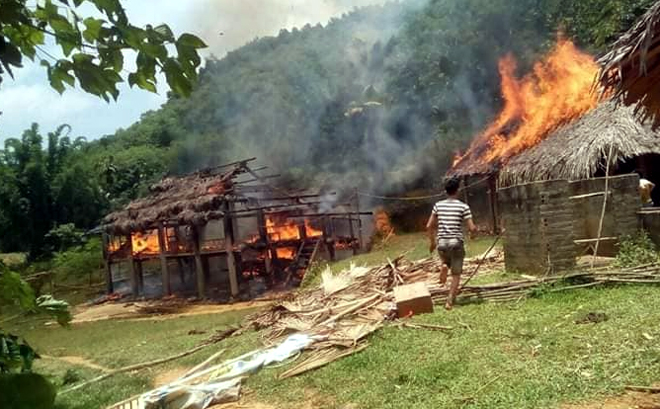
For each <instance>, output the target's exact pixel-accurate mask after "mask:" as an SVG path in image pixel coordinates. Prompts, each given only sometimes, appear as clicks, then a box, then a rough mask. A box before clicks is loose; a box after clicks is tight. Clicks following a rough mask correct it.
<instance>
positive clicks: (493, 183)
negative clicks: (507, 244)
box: [488, 175, 500, 234]
mask: <svg viewBox="0 0 660 409" xmlns="http://www.w3.org/2000/svg"><path fill="white" fill-rule="evenodd" d="M488 198H489V202H490V213H491V215H492V217H493V232H494V233H495V234H498V233H499V232H500V223H499V218H498V216H497V214H498V209H497V180H496V179H495V176H492V175H491V176H490V177H489V178H488Z"/></svg>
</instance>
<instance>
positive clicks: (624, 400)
mask: <svg viewBox="0 0 660 409" xmlns="http://www.w3.org/2000/svg"><path fill="white" fill-rule="evenodd" d="M633 408H634V409H660V395H658V394H649V393H640V392H629V393H626V394H623V395H620V396H614V397H611V398H607V399H605V400H602V401H598V402H590V403H585V404H579V405H563V406H562V407H561V409H633Z"/></svg>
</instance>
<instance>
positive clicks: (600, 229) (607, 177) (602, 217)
mask: <svg viewBox="0 0 660 409" xmlns="http://www.w3.org/2000/svg"><path fill="white" fill-rule="evenodd" d="M613 150H614V143H611V144H610V151H609V152H608V154H607V158H606V160H607V165H606V167H605V189H603V191H605V192H609V191H610V161H611V159H612V151H613ZM609 196H610V195H604V196H603V208H602V210H601V212H600V223H599V224H598V240H597V241H596V246H595V248H594V256H593V258H592V259H591V268H594V265H595V264H596V258H597V257H598V247H599V246H600V238H601V237H602V236H603V224H604V222H605V211H606V210H607V198H608V197H609Z"/></svg>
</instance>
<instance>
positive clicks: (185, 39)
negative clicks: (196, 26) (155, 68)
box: [176, 33, 207, 49]
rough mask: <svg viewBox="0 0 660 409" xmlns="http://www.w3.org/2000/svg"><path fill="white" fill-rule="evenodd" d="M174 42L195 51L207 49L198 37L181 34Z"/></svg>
mask: <svg viewBox="0 0 660 409" xmlns="http://www.w3.org/2000/svg"><path fill="white" fill-rule="evenodd" d="M176 42H177V44H181V45H183V46H186V47H192V48H195V49H197V48H206V47H207V45H206V43H204V41H202V40H201V39H200V38H199V37H197V36H195V35H192V34H188V33H184V34H181V36H180V37H179V39H178V40H177V41H176Z"/></svg>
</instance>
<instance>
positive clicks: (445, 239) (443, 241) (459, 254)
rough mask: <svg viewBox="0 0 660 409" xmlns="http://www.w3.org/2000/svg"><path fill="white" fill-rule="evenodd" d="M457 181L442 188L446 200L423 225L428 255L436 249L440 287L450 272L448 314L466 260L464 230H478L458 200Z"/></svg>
mask: <svg viewBox="0 0 660 409" xmlns="http://www.w3.org/2000/svg"><path fill="white" fill-rule="evenodd" d="M459 187H460V181H459V180H458V179H449V180H448V181H447V182H446V184H445V191H446V192H447V199H445V200H441V201H439V202H437V203H436V204H435V206H433V211H432V212H431V216H430V217H429V220H428V222H427V223H426V229H427V231H428V233H429V239H430V240H431V248H430V250H431V252H433V251H434V250H435V249H436V248H437V250H438V254H439V255H440V259H441V260H442V263H443V265H442V267H441V270H440V284H441V285H445V284H446V283H447V274H448V272H449V271H450V270H451V276H452V279H451V286H450V289H449V297H448V298H447V304H446V305H445V308H446V309H448V310H450V309H451V308H452V307H453V305H454V301H455V300H456V296H457V295H458V290H459V286H460V284H461V274H462V273H463V259H464V258H465V244H464V242H465V240H464V237H463V227H464V225H465V226H467V228H468V230H469V231H470V233H474V232H476V230H477V227H476V226H475V225H474V222H473V220H472V212H471V211H470V207H469V206H468V205H467V204H465V203H463V202H461V201H460V200H458V193H459Z"/></svg>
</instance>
